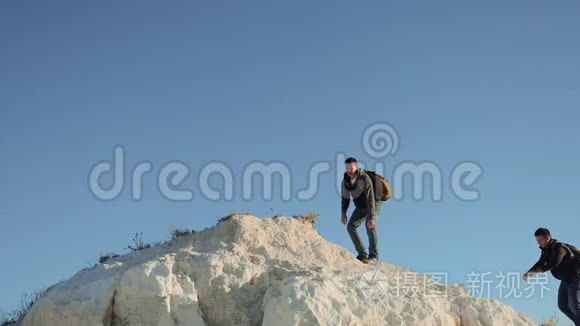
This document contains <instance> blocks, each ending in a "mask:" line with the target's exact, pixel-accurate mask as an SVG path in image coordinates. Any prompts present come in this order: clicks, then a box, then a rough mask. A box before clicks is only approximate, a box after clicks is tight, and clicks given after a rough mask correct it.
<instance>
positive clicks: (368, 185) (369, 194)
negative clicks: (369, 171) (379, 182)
mask: <svg viewBox="0 0 580 326" xmlns="http://www.w3.org/2000/svg"><path fill="white" fill-rule="evenodd" d="M364 193H365V198H366V201H367V207H368V208H369V209H370V212H371V220H374V219H375V218H376V217H377V212H376V209H375V192H374V191H373V182H372V180H371V177H369V176H368V175H367V177H366V178H365V188H364Z"/></svg>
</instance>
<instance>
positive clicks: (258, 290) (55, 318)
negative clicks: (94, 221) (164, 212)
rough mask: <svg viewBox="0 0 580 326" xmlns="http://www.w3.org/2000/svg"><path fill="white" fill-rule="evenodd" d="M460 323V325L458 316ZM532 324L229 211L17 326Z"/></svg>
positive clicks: (89, 281)
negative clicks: (220, 219)
mask: <svg viewBox="0 0 580 326" xmlns="http://www.w3.org/2000/svg"><path fill="white" fill-rule="evenodd" d="M460 319H461V320H460ZM460 322H461V325H474V326H477V325H482V326H487V325H490V326H492V325H505V326H509V325H513V326H520V325H522V326H523V325H535V324H534V322H533V321H532V320H531V319H530V318H528V317H526V316H524V315H522V314H520V313H518V312H516V311H514V310H513V309H512V308H511V307H509V306H507V305H504V304H502V303H501V302H499V301H497V300H492V299H477V298H471V297H469V296H468V295H467V294H466V292H465V290H463V289H462V288H460V287H447V286H444V285H441V284H438V283H436V282H434V281H433V280H431V279H430V278H429V277H425V276H422V275H420V274H417V273H414V272H412V271H409V270H406V269H402V268H399V267H396V266H393V265H389V264H385V263H377V264H372V265H363V264H362V263H360V262H359V261H357V260H356V259H355V258H354V257H353V255H352V254H351V253H349V252H348V251H347V250H345V249H344V248H342V247H340V246H338V245H336V244H333V243H330V242H328V241H326V240H324V238H322V237H321V236H320V234H319V233H318V232H317V231H316V229H315V228H314V227H313V225H312V223H310V222H308V221H306V220H301V219H295V218H287V217H275V218H266V219H259V218H256V217H253V216H250V215H234V216H232V217H231V218H229V219H227V220H225V221H223V222H221V223H219V224H218V225H217V226H216V227H214V228H211V229H207V230H204V231H202V232H198V233H194V234H191V235H186V236H182V237H179V238H178V239H176V240H173V241H170V242H167V243H164V244H161V245H157V246H154V247H152V248H149V249H144V250H140V251H135V252H132V253H130V254H127V255H125V256H121V257H117V258H112V259H110V260H108V261H106V262H105V263H103V264H100V265H98V266H96V267H95V268H91V269H85V270H82V271H80V272H79V273H77V274H76V275H75V276H74V277H72V278H71V279H69V280H67V281H65V282H62V283H59V284H57V285H55V286H53V287H51V288H49V289H48V290H47V292H46V293H45V294H44V295H43V296H42V297H41V299H40V300H39V301H38V302H36V303H35V304H34V306H33V307H32V308H31V310H30V311H29V312H28V314H27V315H26V317H25V318H24V320H23V321H22V323H21V324H22V325H25V326H28V325H30V326H37V325H38V326H40V325H42V326H47V325H48V326H50V325H55V326H65V325H75V326H76V325H83V326H92V325H95V326H96V325H107V326H108V325H187V326H195V325H220V326H221V325H276V326H285V325H405V326H410V325H449V326H456V325H459V323H460Z"/></svg>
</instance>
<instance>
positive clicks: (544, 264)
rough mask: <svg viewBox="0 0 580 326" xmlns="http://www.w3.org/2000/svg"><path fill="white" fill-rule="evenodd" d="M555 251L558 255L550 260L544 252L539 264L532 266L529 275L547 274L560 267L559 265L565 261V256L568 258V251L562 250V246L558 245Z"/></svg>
mask: <svg viewBox="0 0 580 326" xmlns="http://www.w3.org/2000/svg"><path fill="white" fill-rule="evenodd" d="M555 251H556V254H555V255H553V256H552V257H551V258H550V259H548V257H546V255H545V254H544V252H542V256H540V260H538V262H537V263H535V264H534V266H532V268H530V270H529V271H528V273H545V272H548V271H551V270H552V269H554V268H556V267H558V265H560V263H561V262H562V260H563V259H564V256H566V250H565V249H564V248H562V246H561V245H558V247H557V248H556V249H555Z"/></svg>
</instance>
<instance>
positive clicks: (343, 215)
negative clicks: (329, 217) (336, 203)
mask: <svg viewBox="0 0 580 326" xmlns="http://www.w3.org/2000/svg"><path fill="white" fill-rule="evenodd" d="M340 221H341V222H342V224H344V225H346V221H347V218H346V213H342V216H341V217H340Z"/></svg>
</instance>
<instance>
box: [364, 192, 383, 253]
mask: <svg viewBox="0 0 580 326" xmlns="http://www.w3.org/2000/svg"><path fill="white" fill-rule="evenodd" d="M382 203H383V202H382V201H381V200H377V201H375V211H376V213H377V216H376V217H375V218H376V219H377V220H376V221H375V222H378V218H379V212H380V211H381V205H382ZM367 214H369V215H367V216H366V218H365V220H366V219H367V218H370V211H369V212H368V213H367ZM365 227H366V223H365ZM367 236H368V237H369V257H377V258H379V247H378V246H379V239H378V237H377V228H376V226H375V227H374V228H373V229H371V230H369V228H368V227H367Z"/></svg>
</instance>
